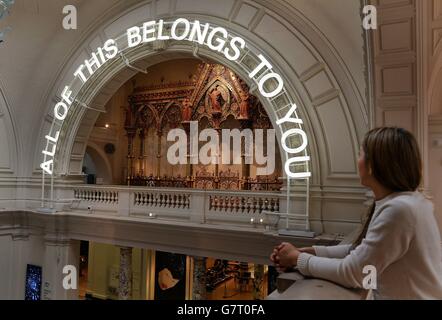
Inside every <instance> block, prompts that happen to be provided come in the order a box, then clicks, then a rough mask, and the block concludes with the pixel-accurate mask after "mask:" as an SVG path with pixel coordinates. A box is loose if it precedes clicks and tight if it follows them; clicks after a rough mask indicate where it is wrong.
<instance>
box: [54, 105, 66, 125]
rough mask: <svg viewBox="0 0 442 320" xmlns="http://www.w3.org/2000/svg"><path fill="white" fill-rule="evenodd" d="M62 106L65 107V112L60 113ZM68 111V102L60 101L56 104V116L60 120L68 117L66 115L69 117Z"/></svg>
mask: <svg viewBox="0 0 442 320" xmlns="http://www.w3.org/2000/svg"><path fill="white" fill-rule="evenodd" d="M60 108H61V109H63V110H62V111H63V113H60V112H59V111H60ZM68 111H69V108H68V106H67V105H66V103H64V102H59V103H57V104H56V105H55V108H54V116H55V118H57V119H58V120H60V121H64V119H66V117H67V115H68Z"/></svg>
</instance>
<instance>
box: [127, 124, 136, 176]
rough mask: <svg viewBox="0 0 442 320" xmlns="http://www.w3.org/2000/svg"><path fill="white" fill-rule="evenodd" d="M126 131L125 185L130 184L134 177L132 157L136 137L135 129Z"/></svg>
mask: <svg viewBox="0 0 442 320" xmlns="http://www.w3.org/2000/svg"><path fill="white" fill-rule="evenodd" d="M126 130H127V140H128V143H127V183H128V184H130V181H131V179H132V178H133V176H134V163H133V159H134V158H135V157H134V150H133V146H134V139H135V135H136V130H135V129H132V128H130V129H126Z"/></svg>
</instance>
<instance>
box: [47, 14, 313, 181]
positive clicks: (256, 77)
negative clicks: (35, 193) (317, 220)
mask: <svg viewBox="0 0 442 320" xmlns="http://www.w3.org/2000/svg"><path fill="white" fill-rule="evenodd" d="M167 27H169V29H168V30H166V28H167ZM168 40H175V41H190V42H195V43H198V44H200V45H203V46H206V47H208V48H209V49H210V50H212V51H214V52H218V53H220V54H222V55H224V57H225V58H226V59H228V60H229V61H233V62H238V60H239V59H240V57H241V50H244V49H245V48H246V47H247V44H246V42H245V40H244V39H242V38H241V37H238V36H232V35H230V34H229V33H228V31H227V30H226V29H225V28H223V27H214V26H211V25H210V24H209V23H205V24H202V23H201V22H200V21H198V20H195V21H192V22H191V21H189V20H188V19H185V18H179V19H177V20H175V21H173V22H165V21H164V20H158V21H155V20H154V21H148V22H145V23H144V24H143V25H142V26H141V27H140V26H134V27H131V28H129V29H127V30H126V33H125V35H124V38H123V42H124V45H125V46H126V49H131V48H135V47H137V46H140V45H143V44H146V43H150V42H154V41H168ZM121 46H122V45H121V44H120V47H119V43H118V42H117V41H116V40H115V39H109V40H107V41H106V42H105V43H104V45H103V46H102V47H100V48H97V50H96V51H95V52H93V53H92V55H91V57H90V59H87V60H85V61H84V63H82V64H81V65H80V66H79V67H78V68H77V69H76V70H75V72H74V73H73V76H74V80H77V81H80V83H81V85H84V84H86V83H87V82H88V81H89V79H91V77H92V76H93V75H94V74H95V73H96V72H97V71H98V70H99V69H100V68H101V67H102V66H103V65H105V64H106V63H107V62H108V61H110V60H112V59H115V58H116V57H117V56H118V55H119V54H121V53H122V51H124V50H125V49H123V48H122V47H121ZM257 57H258V59H259V61H258V65H257V66H256V67H255V68H253V70H251V71H247V73H248V76H249V78H250V79H251V80H253V81H254V82H255V83H257V85H258V90H259V92H260V94H261V95H262V96H263V97H264V98H267V99H274V98H275V97H277V96H278V95H279V94H280V93H281V92H282V91H283V89H284V81H283V79H282V77H281V76H280V75H279V74H278V73H276V72H274V68H273V66H272V64H271V63H270V62H269V61H268V60H267V59H266V58H265V57H264V56H263V55H262V54H258V55H257ZM270 82H271V83H272V85H268V84H269V83H270ZM269 88H270V89H269ZM77 92H79V90H78V91H77ZM74 102H76V99H75V95H74V89H73V88H71V87H70V86H65V88H64V89H63V91H62V92H61V101H60V102H58V103H57V104H56V105H55V106H54V109H53V114H54V118H55V119H56V120H58V121H59V122H60V123H61V125H60V130H55V131H54V132H52V129H51V133H50V134H48V135H46V136H45V140H46V142H47V144H46V148H45V150H43V151H42V153H43V156H44V161H43V162H42V163H41V165H40V167H41V169H42V170H43V173H44V174H49V175H53V173H54V160H55V154H56V151H57V146H58V143H59V139H60V133H61V126H62V124H63V122H64V120H65V119H66V117H67V116H68V112H69V110H70V109H71V107H72V105H73V104H74ZM297 108H298V107H297V105H296V104H291V107H290V110H289V111H288V113H287V114H286V115H285V116H284V117H283V118H281V119H279V120H278V121H277V122H276V124H277V125H278V126H281V129H282V131H284V130H283V128H282V125H283V124H294V125H295V126H298V127H297V128H293V129H289V130H287V131H285V132H283V134H282V138H281V142H282V147H283V149H284V150H285V151H286V152H287V154H289V155H290V158H289V159H287V161H286V163H285V166H284V169H285V172H286V174H287V176H289V177H290V178H298V179H300V178H308V177H310V176H311V173H310V172H309V170H308V166H307V168H304V170H301V172H300V171H297V172H293V171H292V170H291V168H292V166H296V165H299V164H302V163H308V162H309V161H310V157H309V156H308V155H307V153H306V149H307V146H308V138H307V134H306V133H305V131H304V130H303V129H302V125H303V124H304V123H303V121H302V119H300V118H299V117H298V115H297ZM292 136H297V137H298V138H299V139H298V140H299V141H301V143H300V146H298V147H293V146H289V145H288V143H287V140H288V139H289V138H290V137H292Z"/></svg>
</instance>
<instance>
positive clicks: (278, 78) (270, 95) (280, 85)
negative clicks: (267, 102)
mask: <svg viewBox="0 0 442 320" xmlns="http://www.w3.org/2000/svg"><path fill="white" fill-rule="evenodd" d="M272 78H274V79H276V81H278V87H277V88H276V89H275V90H273V91H272V92H265V90H264V84H265V83H266V81H268V80H270V79H272ZM283 88H284V81H283V80H282V78H281V76H280V75H279V74H277V73H274V72H272V73H269V74H267V75H265V76H264V77H263V78H262V79H261V80H260V81H259V92H261V94H262V95H263V96H264V97H266V98H273V97H274V96H276V95H277V94H279V93H280V92H281V91H282V89H283Z"/></svg>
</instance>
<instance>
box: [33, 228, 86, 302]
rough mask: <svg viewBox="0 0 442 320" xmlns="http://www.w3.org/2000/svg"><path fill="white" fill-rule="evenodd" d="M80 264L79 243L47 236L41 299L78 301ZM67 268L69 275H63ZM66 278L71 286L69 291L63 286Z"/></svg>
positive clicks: (57, 236)
mask: <svg viewBox="0 0 442 320" xmlns="http://www.w3.org/2000/svg"><path fill="white" fill-rule="evenodd" d="M79 263H80V242H79V241H73V240H71V239H68V238H65V237H64V236H62V235H59V234H46V236H45V253H44V265H43V279H42V280H43V281H42V284H41V299H42V300H78V285H79V283H78V280H79V276H80V275H79V272H80V269H79ZM65 267H68V269H67V270H68V273H67V274H64V273H63V271H64V268H65ZM66 277H67V278H66ZM65 278H66V279H67V281H66V283H67V284H68V285H69V286H68V288H67V289H66V288H65V287H64V286H63V282H64V279H65Z"/></svg>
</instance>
